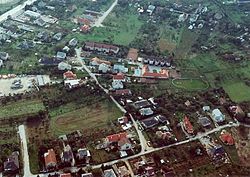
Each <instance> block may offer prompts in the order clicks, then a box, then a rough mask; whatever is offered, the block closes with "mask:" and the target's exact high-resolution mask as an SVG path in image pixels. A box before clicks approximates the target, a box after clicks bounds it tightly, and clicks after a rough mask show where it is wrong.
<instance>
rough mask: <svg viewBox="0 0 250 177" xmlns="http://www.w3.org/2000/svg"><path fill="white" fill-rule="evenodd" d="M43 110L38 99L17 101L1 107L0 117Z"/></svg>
mask: <svg viewBox="0 0 250 177" xmlns="http://www.w3.org/2000/svg"><path fill="white" fill-rule="evenodd" d="M40 110H44V105H43V103H42V102H41V101H40V100H27V101H23V100H22V101H18V102H15V103H11V104H7V105H5V106H2V107H1V111H0V119H2V118H7V117H14V116H21V115H27V114H33V113H37V112H39V111H40Z"/></svg>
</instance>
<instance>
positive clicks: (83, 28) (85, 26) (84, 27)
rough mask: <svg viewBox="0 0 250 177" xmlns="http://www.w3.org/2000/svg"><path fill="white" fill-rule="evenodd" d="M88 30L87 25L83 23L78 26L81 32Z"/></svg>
mask: <svg viewBox="0 0 250 177" xmlns="http://www.w3.org/2000/svg"><path fill="white" fill-rule="evenodd" d="M89 30H90V27H89V25H83V26H81V27H80V31H82V32H88V31H89Z"/></svg>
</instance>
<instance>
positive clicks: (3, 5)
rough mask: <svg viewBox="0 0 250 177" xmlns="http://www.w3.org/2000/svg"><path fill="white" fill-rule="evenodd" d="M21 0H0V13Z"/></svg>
mask: <svg viewBox="0 0 250 177" xmlns="http://www.w3.org/2000/svg"><path fill="white" fill-rule="evenodd" d="M20 1H21V0H0V14H3V13H4V12H6V11H7V10H10V9H11V8H12V7H14V6H15V5H17V4H18V3H19V2H20Z"/></svg>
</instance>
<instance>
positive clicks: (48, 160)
mask: <svg viewBox="0 0 250 177" xmlns="http://www.w3.org/2000/svg"><path fill="white" fill-rule="evenodd" d="M44 161H45V168H46V169H47V170H49V169H52V168H55V167H56V166H57V161H56V154H55V152H54V150H53V149H49V150H48V152H46V153H45V154H44Z"/></svg>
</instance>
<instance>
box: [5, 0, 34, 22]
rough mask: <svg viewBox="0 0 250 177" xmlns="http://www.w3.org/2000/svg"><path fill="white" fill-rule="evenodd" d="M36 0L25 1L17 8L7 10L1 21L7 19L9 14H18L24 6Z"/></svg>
mask: <svg viewBox="0 0 250 177" xmlns="http://www.w3.org/2000/svg"><path fill="white" fill-rule="evenodd" d="M36 1H37V0H27V1H25V2H23V3H22V4H21V5H18V6H16V7H15V8H13V9H11V10H9V11H7V12H5V13H4V14H2V15H0V23H1V22H3V21H5V20H6V19H7V18H8V16H13V15H14V16H15V15H17V14H18V13H19V12H20V11H22V10H23V9H24V7H25V6H26V5H31V4H33V3H34V2H36Z"/></svg>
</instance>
